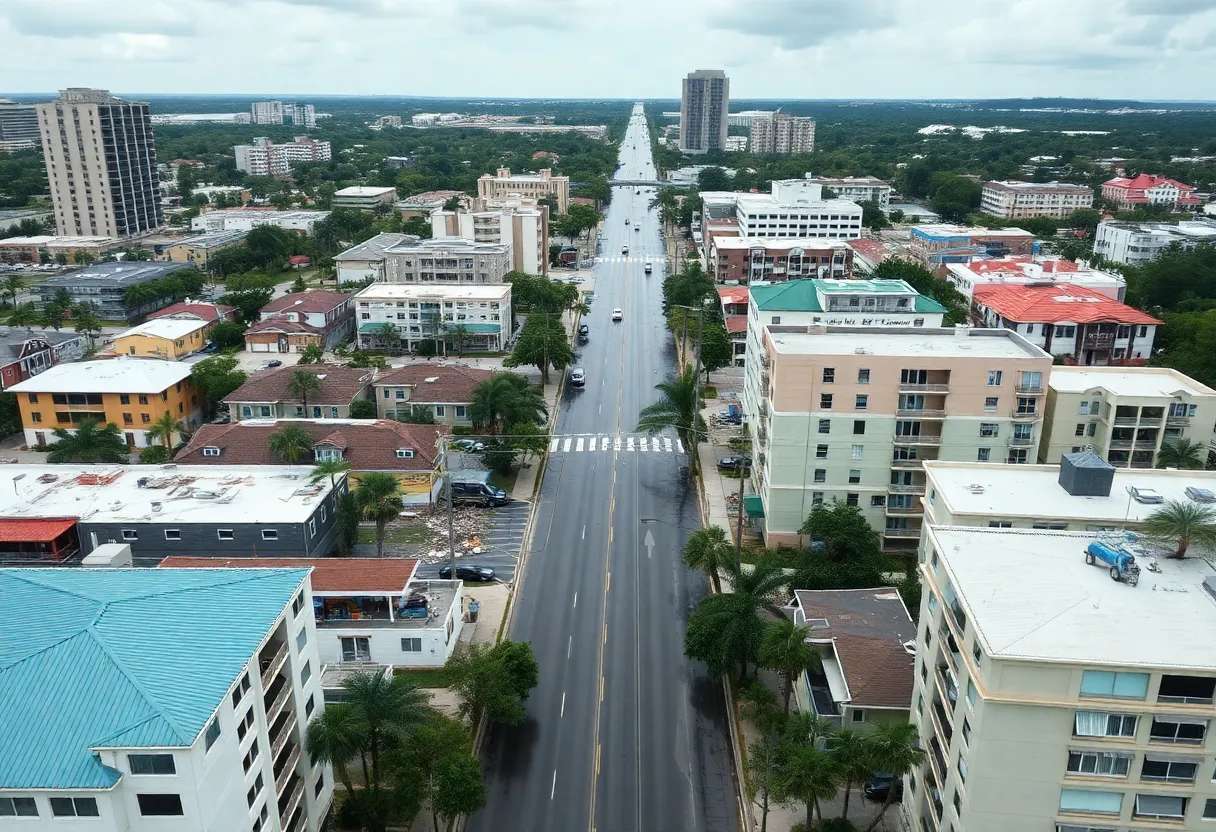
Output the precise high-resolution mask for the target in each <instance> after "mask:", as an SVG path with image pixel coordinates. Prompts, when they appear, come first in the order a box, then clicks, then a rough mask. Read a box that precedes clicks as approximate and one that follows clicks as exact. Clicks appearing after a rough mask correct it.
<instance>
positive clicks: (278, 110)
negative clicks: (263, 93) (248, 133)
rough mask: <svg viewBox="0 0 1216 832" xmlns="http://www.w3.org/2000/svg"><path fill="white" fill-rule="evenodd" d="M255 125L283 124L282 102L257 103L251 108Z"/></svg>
mask: <svg viewBox="0 0 1216 832" xmlns="http://www.w3.org/2000/svg"><path fill="white" fill-rule="evenodd" d="M249 109H250V114H251V116H252V117H253V123H254V124H282V123H283V102H282V101H255V102H253V104H251V105H250V106H249Z"/></svg>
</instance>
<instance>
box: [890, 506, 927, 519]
mask: <svg viewBox="0 0 1216 832" xmlns="http://www.w3.org/2000/svg"><path fill="white" fill-rule="evenodd" d="M923 513H924V509H923V508H921V507H920V506H915V505H914V506H893V505H890V504H888V505H887V516H888V517H916V516H917V515H919V514H923Z"/></svg>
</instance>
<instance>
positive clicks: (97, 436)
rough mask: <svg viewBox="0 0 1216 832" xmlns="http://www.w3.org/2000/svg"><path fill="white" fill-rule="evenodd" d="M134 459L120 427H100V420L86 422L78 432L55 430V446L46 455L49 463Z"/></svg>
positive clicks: (80, 423) (87, 420)
mask: <svg viewBox="0 0 1216 832" xmlns="http://www.w3.org/2000/svg"><path fill="white" fill-rule="evenodd" d="M130 456H131V449H130V448H128V447H127V443H126V440H124V439H123V438H122V433H120V432H119V430H118V425H116V424H114V423H113V422H110V423H109V424H107V425H105V426H104V427H99V426H98V423H97V422H96V421H94V420H92V419H83V420H81V421H80V422H79V423H78V424H77V425H76V430H75V431H74V432H72V431H68V430H65V429H63V428H55V444H54V445H52V446H51V450H50V452H49V453H48V454H47V455H46V461H47V462H51V463H59V462H105V463H124V462H127V461H128V460H129V459H130Z"/></svg>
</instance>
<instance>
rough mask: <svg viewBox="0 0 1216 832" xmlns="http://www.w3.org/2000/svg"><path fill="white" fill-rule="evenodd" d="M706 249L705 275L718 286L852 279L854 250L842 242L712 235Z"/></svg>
mask: <svg viewBox="0 0 1216 832" xmlns="http://www.w3.org/2000/svg"><path fill="white" fill-rule="evenodd" d="M707 248H708V253H709V269H708V271H709V273H710V274H711V275H713V277H714V279H715V280H717V281H718V282H719V283H752V282H754V281H760V280H763V281H767V282H770V283H771V282H779V281H783V280H797V279H799V278H804V277H810V278H836V279H847V278H850V277H852V276H853V249H851V248H849V245H848V243H846V242H845V241H844V240H831V239H827V240H824V239H815V238H810V239H796V238H776V239H767V238H764V239H762V238H750V237H737V236H730V235H727V234H711V235H710V238H709V245H708V247H707Z"/></svg>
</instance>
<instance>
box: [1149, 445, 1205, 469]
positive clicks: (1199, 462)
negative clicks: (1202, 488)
mask: <svg viewBox="0 0 1216 832" xmlns="http://www.w3.org/2000/svg"><path fill="white" fill-rule="evenodd" d="M1206 459H1207V448H1206V447H1205V446H1204V445H1203V444H1202V443H1199V442H1192V441H1190V440H1189V439H1167V440H1166V441H1164V442H1162V443H1161V450H1160V451H1158V452H1157V467H1158V468H1192V469H1195V468H1202V467H1203V465H1204V462H1205V461H1206Z"/></svg>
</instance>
